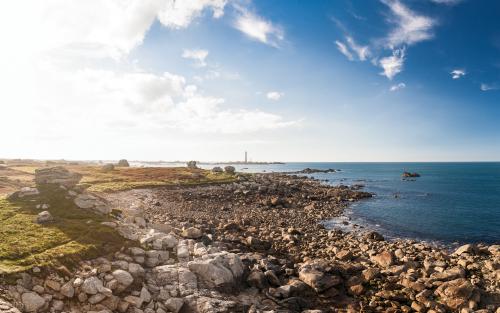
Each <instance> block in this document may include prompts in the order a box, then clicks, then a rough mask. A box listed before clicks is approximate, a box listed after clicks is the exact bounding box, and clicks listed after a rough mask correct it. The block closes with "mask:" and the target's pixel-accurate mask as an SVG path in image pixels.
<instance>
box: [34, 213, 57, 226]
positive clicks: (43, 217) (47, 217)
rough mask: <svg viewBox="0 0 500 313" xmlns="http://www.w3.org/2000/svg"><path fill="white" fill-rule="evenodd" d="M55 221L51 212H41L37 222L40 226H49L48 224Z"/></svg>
mask: <svg viewBox="0 0 500 313" xmlns="http://www.w3.org/2000/svg"><path fill="white" fill-rule="evenodd" d="M53 221H54V217H52V214H50V212H49V211H43V212H40V213H38V215H37V217H36V222H37V223H38V224H47V223H51V222H53Z"/></svg>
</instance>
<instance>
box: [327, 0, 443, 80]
mask: <svg viewBox="0 0 500 313" xmlns="http://www.w3.org/2000/svg"><path fill="white" fill-rule="evenodd" d="M380 1H381V2H382V3H383V4H384V5H385V6H387V7H388V8H389V14H388V17H387V22H388V23H389V24H390V25H391V27H390V29H389V31H388V33H387V35H386V36H384V37H382V38H378V39H372V40H370V44H369V45H366V46H364V45H360V44H358V43H356V41H355V40H354V39H353V36H351V35H346V36H345V40H344V41H342V40H336V41H335V44H336V46H337V49H338V50H339V51H340V52H341V53H342V54H343V55H345V56H346V57H347V59H348V60H350V61H354V60H359V61H366V60H368V59H370V60H371V62H372V64H373V65H375V66H379V67H381V68H382V69H383V71H382V72H381V73H380V74H381V75H383V76H385V77H387V78H388V79H390V80H392V79H393V78H394V77H395V76H396V75H398V74H399V73H401V72H402V71H403V68H404V62H405V60H406V53H405V52H406V49H407V47H409V46H412V45H415V44H417V43H419V42H421V41H425V40H429V39H432V38H433V36H434V33H433V29H434V27H435V26H436V25H437V24H438V23H437V21H436V20H435V19H434V18H431V17H429V16H425V15H423V14H420V13H417V12H415V11H413V10H412V9H410V8H409V7H408V6H407V5H405V4H403V3H402V2H401V1H400V0H380ZM331 20H332V21H333V22H335V23H336V24H337V26H338V27H339V29H341V31H342V32H343V33H345V34H349V32H348V30H347V28H346V27H345V25H344V24H343V23H342V22H340V21H339V20H338V19H336V18H333V17H332V18H331ZM387 50H389V51H390V53H391V55H389V56H384V54H385V53H384V51H387Z"/></svg>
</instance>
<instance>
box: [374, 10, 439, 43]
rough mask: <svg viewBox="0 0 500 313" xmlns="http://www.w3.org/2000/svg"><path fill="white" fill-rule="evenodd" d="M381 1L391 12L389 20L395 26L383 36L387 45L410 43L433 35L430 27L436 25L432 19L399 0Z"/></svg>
mask: <svg viewBox="0 0 500 313" xmlns="http://www.w3.org/2000/svg"><path fill="white" fill-rule="evenodd" d="M382 2H383V3H384V4H386V5H387V6H388V7H389V8H390V10H391V12H392V14H393V16H392V17H391V18H390V19H389V22H391V23H393V24H395V28H394V29H393V30H392V31H391V32H390V33H389V35H388V36H387V37H386V38H385V42H386V45H387V46H388V47H390V48H394V47H398V46H401V45H412V44H415V43H418V42H420V41H424V40H428V39H430V38H432V37H433V33H432V28H433V27H434V26H435V25H436V21H435V20H434V19H432V18H430V17H427V16H424V15H419V14H417V13H416V12H414V11H412V10H410V9H409V8H408V7H407V6H405V5H404V4H402V3H401V2H400V1H399V0H382Z"/></svg>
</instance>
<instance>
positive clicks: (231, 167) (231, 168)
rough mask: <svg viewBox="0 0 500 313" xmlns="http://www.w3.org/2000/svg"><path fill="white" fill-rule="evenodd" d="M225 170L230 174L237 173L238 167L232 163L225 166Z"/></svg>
mask: <svg viewBox="0 0 500 313" xmlns="http://www.w3.org/2000/svg"><path fill="white" fill-rule="evenodd" d="M224 171H225V172H226V173H228V174H234V173H236V169H235V168H234V166H231V165H228V166H225V167H224Z"/></svg>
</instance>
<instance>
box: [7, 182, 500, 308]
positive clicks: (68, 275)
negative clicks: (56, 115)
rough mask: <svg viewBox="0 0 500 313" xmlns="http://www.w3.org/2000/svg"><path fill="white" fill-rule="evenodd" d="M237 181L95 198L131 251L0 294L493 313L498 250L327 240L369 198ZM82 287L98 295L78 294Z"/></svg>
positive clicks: (338, 234) (339, 190)
mask: <svg viewBox="0 0 500 313" xmlns="http://www.w3.org/2000/svg"><path fill="white" fill-rule="evenodd" d="M237 178H238V179H237V181H236V182H231V183H225V184H211V185H195V186H189V185H185V186H181V185H172V186H163V187H155V188H138V189H131V190H124V191H116V192H97V193H95V197H96V199H99V201H104V202H105V203H108V206H109V208H108V209H109V211H110V212H120V213H119V214H117V213H115V217H114V221H113V222H107V223H106V225H107V226H109V227H111V228H114V229H116V230H117V231H119V233H120V234H121V235H122V236H124V237H125V238H126V239H128V240H130V241H131V242H132V247H131V248H130V245H128V246H127V247H126V246H124V247H122V249H120V251H118V252H116V253H114V254H112V255H101V257H99V258H97V259H92V260H88V261H82V262H80V264H79V265H78V266H77V267H76V268H75V269H71V271H69V270H68V269H66V270H67V272H65V274H64V275H61V274H60V272H59V271H58V270H54V269H50V268H48V269H44V270H43V271H42V273H40V272H33V271H31V272H24V273H20V277H21V278H22V279H19V280H17V283H16V284H15V285H8V284H7V285H4V286H3V287H2V286H0V287H1V288H0V290H2V289H3V290H4V292H2V293H4V294H5V295H6V298H8V299H9V300H10V301H11V302H12V303H14V304H16V306H17V307H20V308H22V307H23V306H24V307H25V308H26V305H30V304H33V303H32V302H30V301H28V300H32V298H33V299H36V300H37V301H38V300H39V302H38V303H39V304H40V307H39V308H38V309H37V310H35V311H39V312H43V311H45V310H48V309H49V308H50V309H51V310H53V311H56V312H58V311H60V308H67V307H69V306H72V307H73V309H75V310H76V312H79V311H81V312H87V311H96V312H98V311H99V312H111V311H118V312H124V313H125V312H151V313H152V312H156V313H158V312H159V313H162V312H197V313H215V312H219V313H220V312H227V313H230V312H245V313H246V312H253V313H257V312H265V311H268V312H269V311H272V310H274V311H275V312H276V311H278V312H290V313H292V312H308V313H312V312H314V313H320V312H323V313H326V312H346V311H348V312H425V311H426V312H431V313H432V312H455V311H460V312H482V313H486V312H490V313H498V310H496V307H498V306H499V305H500V285H499V283H498V282H499V281H500V280H499V278H500V268H499V264H500V262H499V261H500V246H495V245H491V246H486V245H482V244H478V245H465V246H463V247H460V248H459V249H458V250H457V251H455V252H453V253H450V252H449V251H447V250H446V249H442V248H440V247H436V246H433V245H430V244H427V243H422V242H419V241H416V240H385V239H384V238H383V237H382V236H381V235H380V234H378V233H376V232H373V231H369V230H366V231H363V232H344V231H341V230H328V229H326V228H325V227H324V226H323V225H322V222H323V221H325V220H327V219H330V218H334V217H338V216H341V215H342V214H343V213H344V212H345V210H346V209H347V208H348V207H349V206H350V205H351V204H352V203H355V202H356V201H359V200H362V199H365V198H367V197H370V194H368V193H366V192H363V191H360V190H359V188H357V187H355V188H350V187H347V186H330V185H327V184H323V183H322V182H321V181H319V180H318V179H312V178H308V177H305V176H297V175H289V174H278V173H272V174H271V173H269V174H237ZM61 192H63V193H64V192H66V191H61ZM77 197H79V196H78V195H77ZM123 272H126V273H123ZM124 277H125V278H124ZM128 277H131V278H132V280H130V281H129V280H128ZM28 278H29V283H28ZM118 280H120V281H119V282H118ZM54 281H55V282H56V283H54ZM90 281H92V283H93V284H94V283H95V284H97V285H99V286H101V287H102V288H103V289H102V290H100V289H99V290H97V289H96V290H97V291H96V292H95V293H93V290H92V289H86V287H88V286H87V285H88V284H90ZM98 281H99V282H98ZM114 281H117V282H116V283H115V282H114ZM77 282H78V283H77ZM87 282H88V284H87ZM81 283H83V285H82V284H81ZM86 284H87V285H86ZM172 284H173V285H172ZM69 285H71V286H72V288H73V290H74V291H73V293H71V294H67V293H66V290H64V292H63V288H62V286H67V287H68V286H69ZM38 286H41V287H43V288H39V287H38ZM84 286H85V287H84ZM101 287H99V288H101ZM89 288H90V287H89ZM96 288H97V287H96ZM172 288H173V289H172ZM67 289H70V288H69V287H68V288H67ZM63 293H64V294H63ZM26 295H29V297H30V298H29V299H28V298H27V296H26ZM68 295H70V296H68ZM41 296H43V297H41ZM49 298H50V299H49ZM75 298H77V299H78V301H77V302H75ZM40 299H42V300H40ZM43 299H45V300H43ZM47 299H49V300H48V301H47ZM3 305H5V304H3ZM480 309H482V311H481V310H480ZM151 310H153V311H151ZM12 312H15V311H12Z"/></svg>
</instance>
